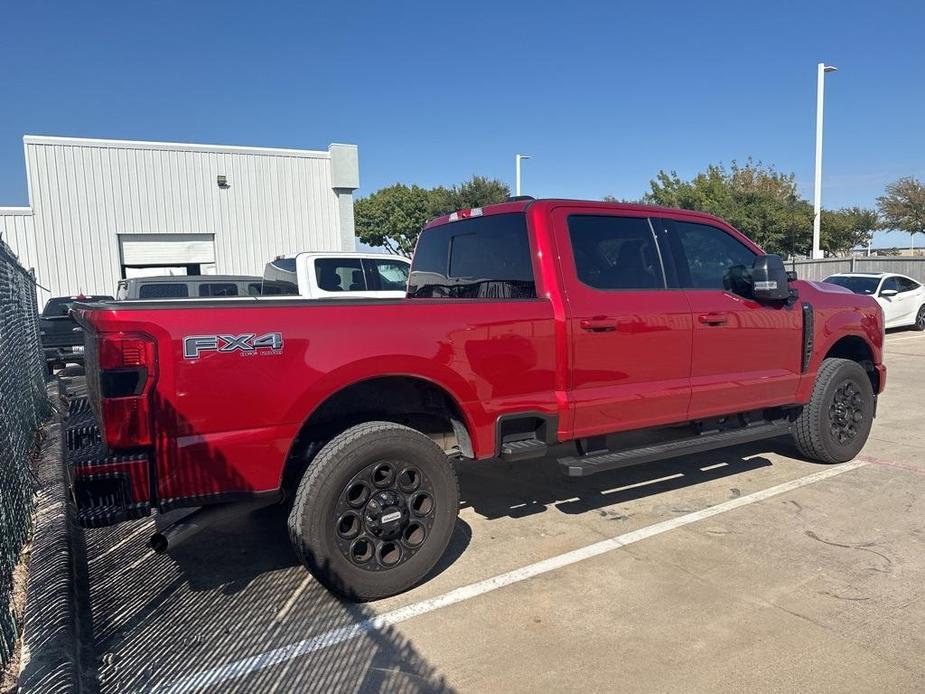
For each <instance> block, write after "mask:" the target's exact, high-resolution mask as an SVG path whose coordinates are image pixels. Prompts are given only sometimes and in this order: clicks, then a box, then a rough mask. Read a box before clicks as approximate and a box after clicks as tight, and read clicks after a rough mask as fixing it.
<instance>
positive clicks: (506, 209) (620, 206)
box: [424, 198, 729, 229]
mask: <svg viewBox="0 0 925 694" xmlns="http://www.w3.org/2000/svg"><path fill="white" fill-rule="evenodd" d="M534 205H544V206H548V207H556V206H559V205H581V206H582V207H589V208H600V209H605V210H627V211H633V212H648V213H650V214H653V215H658V214H664V215H669V216H670V215H678V214H683V215H685V216H687V217H699V218H701V219H703V220H705V221H711V222H721V223H723V224H727V225H728V224H729V222H727V221H726V220H724V219H722V218H721V217H717V216H716V215H712V214H708V213H706V212H698V211H696V210H683V209H679V208H675V207H660V206H658V205H643V204H640V203H635V202H605V201H604V200H578V199H572V198H538V199H535V200H511V201H509V202H502V203H498V204H495V205H486V206H485V207H477V208H473V209H471V210H458V211H456V212H453V213H451V214H445V215H442V216H440V217H437V218H435V219H432V220H431V221H429V222H428V223H427V224H426V225H425V226H424V228H425V229H429V228H430V227H433V226H439V225H441V224H446V223H447V222H455V221H457V220H459V219H465V218H467V217H478V216H481V215H490V214H508V213H511V212H525V211H526V210H527V209H528V208H529V207H532V206H534Z"/></svg>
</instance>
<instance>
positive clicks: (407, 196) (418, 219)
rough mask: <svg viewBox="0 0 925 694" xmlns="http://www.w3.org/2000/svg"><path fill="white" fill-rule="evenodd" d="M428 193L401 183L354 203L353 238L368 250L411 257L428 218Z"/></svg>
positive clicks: (429, 203)
mask: <svg viewBox="0 0 925 694" xmlns="http://www.w3.org/2000/svg"><path fill="white" fill-rule="evenodd" d="M431 205H432V193H431V191H429V190H427V189H425V188H421V187H420V186H406V185H404V184H402V183H396V184H395V185H392V186H389V187H387V188H382V189H380V190H377V191H376V192H375V193H373V194H372V195H369V196H367V197H365V198H361V199H359V200H357V201H356V203H354V206H353V216H354V225H355V228H356V235H357V238H358V239H360V241H363V242H364V243H367V244H369V245H370V246H384V247H386V248H388V249H389V251H390V252H392V253H398V254H401V255H404V256H406V257H411V254H412V253H413V252H414V244H415V243H417V239H418V234H419V233H420V231H421V227H423V226H424V224H426V223H427V220H428V219H430V217H431Z"/></svg>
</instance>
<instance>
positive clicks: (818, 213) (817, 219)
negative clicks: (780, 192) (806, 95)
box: [812, 63, 838, 260]
mask: <svg viewBox="0 0 925 694" xmlns="http://www.w3.org/2000/svg"><path fill="white" fill-rule="evenodd" d="M837 69H838V68H837V67H832V66H831V65H826V64H825V63H819V66H818V72H817V75H816V191H815V200H814V203H813V213H814V214H813V254H812V256H813V260H815V259H817V258H821V257H822V249H821V248H819V241H820V232H819V230H820V227H821V226H822V111H823V105H824V102H825V73H827V72H835V71H836V70H837Z"/></svg>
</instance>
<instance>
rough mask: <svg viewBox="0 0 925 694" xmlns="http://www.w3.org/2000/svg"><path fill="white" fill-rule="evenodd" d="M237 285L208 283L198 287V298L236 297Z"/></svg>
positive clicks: (232, 283)
mask: <svg viewBox="0 0 925 694" xmlns="http://www.w3.org/2000/svg"><path fill="white" fill-rule="evenodd" d="M237 295H238V285H236V284H235V283H234V282H210V283H208V284H200V285H199V296H237Z"/></svg>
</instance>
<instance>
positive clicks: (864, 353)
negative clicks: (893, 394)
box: [825, 335, 880, 393]
mask: <svg viewBox="0 0 925 694" xmlns="http://www.w3.org/2000/svg"><path fill="white" fill-rule="evenodd" d="M825 358H826V359H829V358H837V359H850V360H851V361H856V362H857V363H858V364H860V365H861V366H862V367H864V371H866V372H867V377H868V378H869V379H870V385H871V387H873V389H874V392H875V393H878V392H880V375H879V374H878V373H877V370H876V369H875V368H874V353H873V350H871V348H870V345H869V344H867V341H866V340H864V338H862V337H858V336H857V335H846V336H845V337H843V338H841V339H840V340H839V341H838V342H836V343H835V344H834V345H832V347H831V349H829V351H828V352H827V353H826V355H825Z"/></svg>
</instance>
